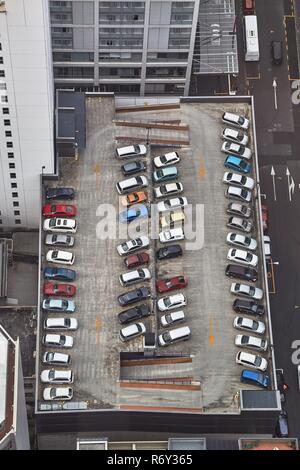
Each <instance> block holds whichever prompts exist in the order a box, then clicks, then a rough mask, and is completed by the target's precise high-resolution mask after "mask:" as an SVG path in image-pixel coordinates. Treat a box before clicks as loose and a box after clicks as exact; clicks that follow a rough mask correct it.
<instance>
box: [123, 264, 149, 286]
mask: <svg viewBox="0 0 300 470" xmlns="http://www.w3.org/2000/svg"><path fill="white" fill-rule="evenodd" d="M149 279H151V274H150V271H149V269H147V268H141V269H135V270H133V271H129V272H128V273H124V274H121V275H120V276H119V280H120V284H121V286H124V287H127V286H131V285H132V284H135V283H137V282H143V281H149Z"/></svg>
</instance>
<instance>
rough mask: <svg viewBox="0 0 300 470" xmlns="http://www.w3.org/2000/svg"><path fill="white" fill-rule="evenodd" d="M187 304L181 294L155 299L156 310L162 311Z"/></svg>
mask: <svg viewBox="0 0 300 470" xmlns="http://www.w3.org/2000/svg"><path fill="white" fill-rule="evenodd" d="M186 304H187V299H186V297H185V296H184V295H183V294H181V293H180V294H174V295H168V296H167V297H162V298H161V299H159V300H158V301H157V307H158V310H160V311H161V312H164V311H166V310H173V309H174V308H178V307H184V306H185V305H186Z"/></svg>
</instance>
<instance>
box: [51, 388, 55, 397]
mask: <svg viewBox="0 0 300 470" xmlns="http://www.w3.org/2000/svg"><path fill="white" fill-rule="evenodd" d="M50 397H51V398H56V390H55V388H52V389H51V390H50Z"/></svg>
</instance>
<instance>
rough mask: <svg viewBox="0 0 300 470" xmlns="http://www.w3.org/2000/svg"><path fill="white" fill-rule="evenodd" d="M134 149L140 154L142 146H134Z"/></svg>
mask: <svg viewBox="0 0 300 470" xmlns="http://www.w3.org/2000/svg"><path fill="white" fill-rule="evenodd" d="M133 148H134V151H135V152H136V153H140V146H139V145H134V146H133Z"/></svg>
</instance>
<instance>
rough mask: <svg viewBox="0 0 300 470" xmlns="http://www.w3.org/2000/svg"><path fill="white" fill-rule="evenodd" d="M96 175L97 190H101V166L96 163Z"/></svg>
mask: <svg viewBox="0 0 300 470" xmlns="http://www.w3.org/2000/svg"><path fill="white" fill-rule="evenodd" d="M94 171H95V175H96V190H97V191H98V190H99V175H100V165H99V163H96V165H95V170H94Z"/></svg>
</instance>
